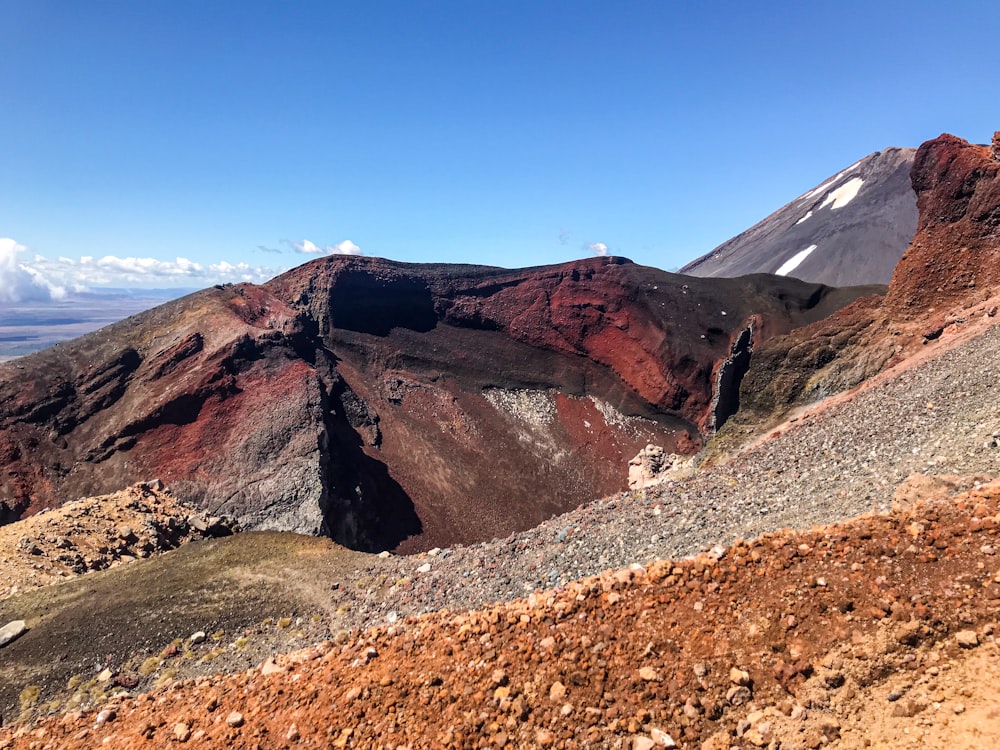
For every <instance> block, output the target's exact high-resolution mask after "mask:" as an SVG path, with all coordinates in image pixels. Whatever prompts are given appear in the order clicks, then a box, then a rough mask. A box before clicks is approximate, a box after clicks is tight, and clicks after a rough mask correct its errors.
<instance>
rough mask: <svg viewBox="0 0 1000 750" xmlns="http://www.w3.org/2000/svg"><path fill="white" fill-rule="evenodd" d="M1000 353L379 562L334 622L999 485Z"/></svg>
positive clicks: (466, 604) (514, 591)
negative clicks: (577, 502)
mask: <svg viewBox="0 0 1000 750" xmlns="http://www.w3.org/2000/svg"><path fill="white" fill-rule="evenodd" d="M998 355H1000V328H997V327H994V328H992V329H990V330H989V331H987V332H986V333H985V334H983V335H981V336H979V337H978V338H975V339H972V340H970V341H968V342H965V343H964V344H961V345H959V346H958V347H956V348H954V349H952V350H950V351H946V352H944V353H943V354H942V355H940V356H939V357H937V358H935V359H932V360H930V361H929V362H926V363H924V364H921V365H920V366H919V367H916V368H914V369H911V370H908V371H905V372H903V373H902V374H900V375H899V376H898V377H896V378H894V379H892V380H891V381H886V382H882V383H880V384H877V385H875V386H872V387H870V388H868V389H866V390H864V391H862V392H860V393H859V394H857V395H856V397H854V398H853V399H851V400H846V401H844V402H843V403H840V404H837V405H835V406H832V407H830V408H829V409H826V410H824V411H823V413H822V414H820V415H816V416H812V417H810V416H806V417H804V418H803V419H802V420H800V421H799V422H797V423H796V424H795V425H793V426H792V427H791V429H789V430H787V431H786V432H784V433H782V434H781V435H779V436H777V437H774V438H772V439H769V440H766V441H764V442H763V443H761V444H759V445H757V446H756V447H754V448H752V449H749V450H747V451H746V452H745V453H743V454H741V455H739V456H737V457H736V458H735V459H733V460H731V461H730V462H728V463H726V464H724V465H722V466H718V467H715V468H712V469H710V470H707V471H704V472H701V473H698V474H696V475H694V476H693V477H691V478H689V479H685V480H682V481H671V482H667V483H664V484H662V485H658V486H656V487H654V488H650V489H648V490H646V491H644V492H629V493H623V494H620V495H616V496H613V497H609V498H605V499H602V500H598V501H596V502H591V503H588V504H586V505H583V506H581V507H580V508H578V509H576V510H574V511H571V512H569V513H566V514H564V515H561V516H557V517H553V518H552V519H550V520H548V521H546V522H544V523H542V524H540V525H539V526H537V527H535V528H533V529H530V530H528V531H524V532H521V533H518V534H514V535H511V536H509V537H507V538H505V539H498V540H494V541H490V542H485V543H480V544H473V545H469V546H458V547H454V548H450V549H447V550H432V551H430V552H427V553H422V554H420V555H415V556H407V557H397V556H389V555H387V553H383V554H382V556H372V558H371V562H370V565H368V566H367V567H366V568H364V569H358V570H357V571H355V578H354V580H353V581H349V582H345V585H341V586H340V587H339V588H338V589H337V590H335V591H334V593H333V596H334V597H335V598H336V599H338V600H339V601H340V602H341V604H342V606H341V607H340V611H341V615H340V617H339V618H338V622H337V623H336V625H337V626H339V627H344V628H352V627H358V626H361V627H365V626H369V625H378V624H384V623H386V622H391V621H393V620H394V619H395V618H398V617H402V616H406V615H411V614H418V613H423V612H429V611H434V610H439V609H445V608H447V609H460V608H470V607H479V606H482V605H485V604H488V603H491V602H495V601H502V600H509V599H513V598H517V597H522V596H526V595H527V594H529V593H530V592H532V591H534V590H537V589H548V588H554V587H558V586H562V585H565V584H567V583H568V582H570V581H573V580H575V579H577V578H580V577H582V576H587V575H593V574H596V573H599V572H600V571H602V570H606V569H609V568H622V567H626V566H628V565H630V564H632V563H636V562H638V563H645V562H648V561H650V560H654V559H675V558H683V557H686V556H690V555H692V554H695V553H697V552H699V551H702V550H705V549H708V548H711V547H712V546H715V545H725V544H729V543H731V542H732V541H733V540H735V539H737V538H751V537H755V536H758V535H760V534H762V533H764V532H767V531H772V530H776V529H779V528H785V527H792V528H808V527H810V526H812V525H814V524H825V523H832V522H836V521H839V520H843V519H845V518H848V517H851V516H855V515H859V514H862V513H865V512H869V511H884V510H887V509H888V508H889V506H890V504H891V503H892V500H893V493H894V490H895V488H896V487H897V486H898V485H899V484H900V483H901V482H903V481H904V480H905V479H906V478H907V477H908V476H909V475H911V474H913V473H918V472H919V473H925V474H933V475H940V474H957V475H962V476H970V475H977V474H983V475H990V476H992V475H993V474H995V473H997V471H998V467H1000V447H998V436H1000V410H998V409H997V406H996V405H997V404H1000V385H998V382H997V378H996V375H995V365H996V362H997V361H998ZM365 582H372V586H370V587H367V588H366V586H365ZM359 584H360V586H359Z"/></svg>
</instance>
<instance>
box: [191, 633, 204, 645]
mask: <svg viewBox="0 0 1000 750" xmlns="http://www.w3.org/2000/svg"><path fill="white" fill-rule="evenodd" d="M206 638H208V636H207V635H206V634H205V631H204V630H199V631H198V632H197V633H192V634H191V638H190V641H191V643H194V644H198V643H204V642H205V639H206Z"/></svg>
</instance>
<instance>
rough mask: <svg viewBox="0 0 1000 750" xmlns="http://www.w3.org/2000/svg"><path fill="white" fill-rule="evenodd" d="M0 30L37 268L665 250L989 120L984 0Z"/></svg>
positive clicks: (88, 10) (281, 16)
mask: <svg viewBox="0 0 1000 750" xmlns="http://www.w3.org/2000/svg"><path fill="white" fill-rule="evenodd" d="M0 28H2V29H3V37H4V50H3V55H2V58H0V106H2V108H3V112H4V117H3V118H0V237H5V238H11V239H12V240H13V241H14V242H15V243H16V244H11V243H8V255H10V254H11V253H16V257H17V258H18V260H17V263H18V264H19V267H20V272H30V273H31V274H34V275H33V278H35V279H36V281H37V278H38V274H42V275H43V276H45V275H48V277H49V281H50V283H63V284H65V283H68V282H72V281H73V280H74V278H75V277H74V274H77V275H78V278H77V280H79V281H82V282H83V283H87V284H99V283H111V284H115V283H132V284H153V285H159V286H167V285H180V286H202V285H204V283H208V282H210V281H211V280H212V278H213V274H214V275H216V276H220V277H221V276H225V274H226V273H228V274H230V275H232V274H237V275H238V274H239V273H241V272H240V271H232V270H228V269H227V268H226V267H225V266H221V269H222V270H221V271H220V270H219V269H220V266H218V264H220V263H226V264H230V265H233V266H235V265H236V264H239V263H244V264H246V265H247V266H248V267H250V270H247V269H244V270H243V271H242V273H244V274H246V275H248V276H250V275H252V274H253V273H258V274H259V275H261V276H263V275H266V273H267V270H263V271H259V272H258V271H255V270H254V269H256V268H257V267H264V268H265V269H282V268H287V267H289V266H291V265H295V264H297V263H299V262H302V261H303V260H305V259H307V257H310V256H309V255H308V254H303V253H301V252H297V251H296V249H295V248H296V246H298V248H300V249H313V248H315V249H316V250H318V251H323V250H325V249H327V248H330V249H333V248H335V247H338V246H339V247H340V248H341V249H354V248H360V251H361V252H363V253H364V254H366V255H377V256H383V257H388V258H394V259H398V260H405V261H413V262H423V261H448V262H468V263H486V264H493V265H504V266H521V265H534V264H540V263H554V262H560V261H564V260H570V259H572V258H576V257H582V256H587V255H590V254H592V252H593V250H592V248H591V247H590V246H591V245H592V244H594V243H603V244H604V245H605V246H606V247H607V248H608V250H609V252H611V253H613V254H616V255H624V256H627V257H630V258H632V259H633V260H635V261H637V262H640V263H644V264H648V265H655V266H659V267H661V268H667V269H670V268H675V267H677V266H680V265H682V264H683V263H685V262H686V261H688V260H691V259H693V258H695V257H696V256H698V255H700V254H703V253H705V252H707V251H708V250H710V249H711V248H712V247H713V246H715V245H717V244H718V243H720V242H722V241H724V240H726V239H728V238H729V237H731V236H732V235H734V234H736V233H738V232H740V231H742V230H744V229H746V228H747V227H749V226H750V225H752V224H753V223H755V222H756V221H758V220H760V219H761V218H763V217H764V216H765V215H767V214H768V213H770V212H771V211H773V210H774V209H776V208H778V207H780V206H781V205H782V204H784V203H786V202H787V201H789V200H791V199H792V198H794V197H796V196H797V195H799V194H800V193H802V192H804V191H805V190H807V189H808V188H811V187H813V186H814V185H816V184H818V183H820V182H821V181H822V180H823V179H824V178H826V177H828V176H829V175H831V174H833V173H835V172H837V171H839V170H840V169H842V168H844V167H846V166H847V165H849V164H851V163H852V162H854V161H856V160H857V159H859V158H861V157H863V156H865V155H867V154H868V153H871V152H872V151H876V150H879V149H882V148H884V147H887V146H893V145H901V146H916V145H919V143H921V142H922V141H924V140H926V139H928V138H932V137H934V136H937V135H938V134H940V133H941V132H944V131H947V132H952V133H955V134H956V135H959V136H961V137H963V138H966V139H969V140H972V141H978V142H987V141H988V140H989V138H990V137H991V136H992V133H993V131H994V130H996V129H1000V97H998V96H997V92H998V90H1000V85H998V83H1000V82H998V75H1000V74H998V70H1000V66H998V62H1000V51H998V50H1000V47H998V46H997V45H996V44H995V43H994V41H993V36H992V34H993V33H994V31H995V30H996V29H997V28H1000V4H994V3H988V2H982V1H981V0H980V1H979V2H974V3H973V2H955V3H950V4H942V3H929V2H875V3H872V2H852V1H850V0H847V1H845V2H837V3H803V2H785V3H750V2H724V3H723V2H703V3H689V2H668V1H667V0H661V1H659V2H627V1H626V2H587V1H586V0H574V1H573V2H559V1H556V0H531V1H530V2H520V1H512V0H494V1H493V2H485V1H483V2H480V1H478V0H462V1H461V2H418V1H417V0H410V1H408V2H377V1H375V2H360V1H359V2H350V3H348V2H333V1H332V0H328V1H326V2H294V3H288V2H255V1H252V0H241V1H240V2H211V1H210V0H198V2H187V1H186V0H169V2H160V1H159V0H135V1H133V2H100V1H97V0H92V1H77V0H66V1H64V2H53V1H50V0H0ZM306 241H308V242H309V243H312V245H309V244H306ZM348 241H349V243H348ZM345 243H347V244H345ZM350 243H353V244H350ZM11 248H13V249H11ZM2 250H3V246H0V255H2ZM274 251H280V252H274ZM38 256H41V257H38ZM106 256H107V258H109V259H110V260H107V261H106V262H105V263H104V264H103V265H100V262H99V259H101V258H105V257H106ZM60 257H62V258H64V259H67V260H64V261H58V259H59V258H60ZM84 257H89V258H91V260H89V261H83V262H82V263H81V261H80V259H81V258H84ZM178 257H180V258H183V259H187V260H188V261H190V263H191V264H196V265H197V267H198V268H199V269H200V270H197V271H192V270H191V266H189V267H188V268H187V270H185V269H184V268H183V263H182V264H180V266H178V264H177V258H178ZM8 260H9V259H8ZM68 261H72V263H69V262H68ZM157 263H161V264H162V265H157ZM212 264H216V266H215V267H214V268H212ZM7 266H8V272H10V269H11V268H13V266H12V265H11V263H10V262H8V264H7ZM3 269H4V263H3V258H2V257H0V276H2V273H3ZM203 282H204V283H203Z"/></svg>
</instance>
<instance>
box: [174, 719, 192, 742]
mask: <svg viewBox="0 0 1000 750" xmlns="http://www.w3.org/2000/svg"><path fill="white" fill-rule="evenodd" d="M174 739H175V740H177V741H178V742H187V741H188V740H189V739H191V727H189V726H188V725H187V724H185V723H184V722H183V721H178V722H177V723H176V724H174Z"/></svg>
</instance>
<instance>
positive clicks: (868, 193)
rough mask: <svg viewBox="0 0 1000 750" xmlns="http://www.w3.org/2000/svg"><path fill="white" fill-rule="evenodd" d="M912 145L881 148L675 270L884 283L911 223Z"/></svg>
mask: <svg viewBox="0 0 1000 750" xmlns="http://www.w3.org/2000/svg"><path fill="white" fill-rule="evenodd" d="M915 153H916V149H912V148H889V149H886V150H885V151H879V152H876V153H874V154H871V155H869V156H866V157H865V158H864V159H862V160H861V161H859V162H857V163H856V164H853V165H851V166H850V167H848V168H847V169H845V170H843V171H842V172H839V173H838V174H836V175H834V176H833V177H831V178H830V179H829V180H826V181H825V182H824V183H822V184H821V185H819V186H818V187H816V188H814V189H813V190H810V191H809V192H807V193H805V194H803V195H801V196H799V197H798V198H796V199H795V200H794V201H792V202H791V203H789V204H787V205H786V206H783V207H782V208H780V209H778V210H777V211H775V212H774V213H773V214H771V215H770V216H768V217H767V218H766V219H764V220H763V221H761V222H759V223H758V224H755V225H754V226H753V227H751V228H750V229H748V230H747V231H745V232H743V233H742V234H739V235H737V236H736V237H733V238H732V239H731V240H728V241H726V242H724V243H722V244H721V245H719V246H718V247H717V248H715V249H714V250H712V251H711V252H710V253H708V254H707V255H705V256H703V257H701V258H698V259H697V260H694V261H692V262H691V263H688V264H687V265H686V266H684V267H683V268H682V269H681V271H680V272H681V273H686V274H691V275H693V276H713V277H714V276H741V275H743V274H748V273H776V274H779V275H782V276H784V275H788V276H794V277H795V278H799V279H805V280H807V281H814V282H818V283H823V284H829V285H831V286H851V285H857V284H886V283H888V282H889V279H890V277H891V276H892V271H893V268H895V266H896V262H897V261H898V260H899V258H900V256H901V255H902V254H903V251H904V250H906V247H907V245H909V243H910V240H911V239H912V238H913V233H914V231H915V230H916V226H917V206H916V195H915V193H914V191H913V188H912V187H911V184H910V168H911V166H912V165H913V159H914V154H915Z"/></svg>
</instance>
